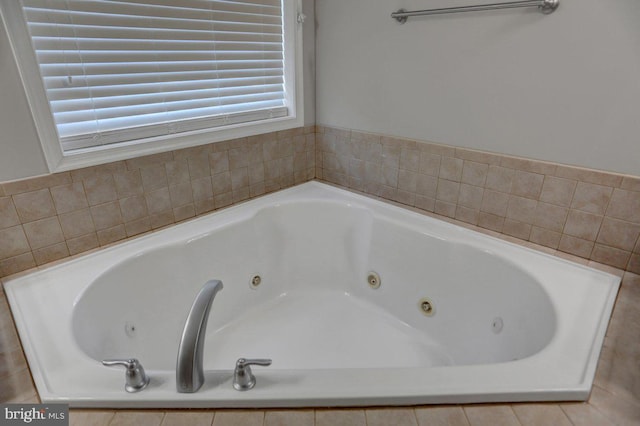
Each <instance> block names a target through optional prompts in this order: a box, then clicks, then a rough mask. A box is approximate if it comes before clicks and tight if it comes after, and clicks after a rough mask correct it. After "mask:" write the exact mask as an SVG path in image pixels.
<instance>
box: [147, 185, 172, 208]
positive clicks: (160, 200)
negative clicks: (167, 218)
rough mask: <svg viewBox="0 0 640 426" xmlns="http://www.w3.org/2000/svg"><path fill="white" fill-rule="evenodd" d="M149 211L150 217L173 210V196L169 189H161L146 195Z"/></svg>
mask: <svg viewBox="0 0 640 426" xmlns="http://www.w3.org/2000/svg"><path fill="white" fill-rule="evenodd" d="M144 197H145V200H146V201H147V211H148V212H149V214H150V215H153V214H157V213H161V212H165V211H167V210H171V196H170V194H169V188H161V189H158V190H156V191H151V192H149V193H147V194H145V196H144Z"/></svg>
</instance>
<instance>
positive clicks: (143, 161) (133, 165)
mask: <svg viewBox="0 0 640 426" xmlns="http://www.w3.org/2000/svg"><path fill="white" fill-rule="evenodd" d="M176 152H178V151H176ZM173 159H174V158H173V152H162V153H159V154H152V155H145V156H143V157H136V158H131V159H128V160H126V161H125V163H126V165H127V170H130V171H131V170H136V169H141V168H143V167H148V166H153V165H156V164H164V163H168V162H169V161H173Z"/></svg>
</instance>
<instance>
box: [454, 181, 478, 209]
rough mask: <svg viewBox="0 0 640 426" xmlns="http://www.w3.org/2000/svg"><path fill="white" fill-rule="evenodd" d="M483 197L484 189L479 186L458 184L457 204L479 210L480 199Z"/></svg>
mask: <svg viewBox="0 0 640 426" xmlns="http://www.w3.org/2000/svg"><path fill="white" fill-rule="evenodd" d="M483 197H484V189H483V188H481V187H479V186H473V185H468V184H466V183H462V184H460V193H459V194H458V205H460V206H464V207H468V208H471V209H474V210H480V206H481V205H482V199H483Z"/></svg>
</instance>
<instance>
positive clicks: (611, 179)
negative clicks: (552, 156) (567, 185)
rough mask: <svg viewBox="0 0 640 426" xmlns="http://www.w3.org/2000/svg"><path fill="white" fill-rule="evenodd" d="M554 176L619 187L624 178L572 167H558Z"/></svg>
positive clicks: (613, 174)
mask: <svg viewBox="0 0 640 426" xmlns="http://www.w3.org/2000/svg"><path fill="white" fill-rule="evenodd" d="M549 174H554V175H556V176H558V177H563V178H568V179H574V180H578V181H582V182H586V183H594V184H596V185H603V186H611V187H617V186H620V184H621V183H622V176H621V175H618V174H615V173H606V172H600V171H597V170H591V169H585V168H581V167H572V166H565V165H558V167H557V169H556V172H555V173H549Z"/></svg>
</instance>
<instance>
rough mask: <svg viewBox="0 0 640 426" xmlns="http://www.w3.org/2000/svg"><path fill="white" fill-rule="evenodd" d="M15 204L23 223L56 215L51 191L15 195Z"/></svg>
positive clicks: (42, 190) (43, 190)
mask: <svg viewBox="0 0 640 426" xmlns="http://www.w3.org/2000/svg"><path fill="white" fill-rule="evenodd" d="M13 203H14V205H15V207H16V210H17V212H18V216H19V217H20V220H21V221H22V223H26V222H32V221H34V220H38V219H44V218H46V217H51V216H55V214H56V209H55V207H54V205H53V200H52V198H51V193H50V192H49V189H41V190H38V191H32V192H25V193H22V194H17V195H14V196H13Z"/></svg>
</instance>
